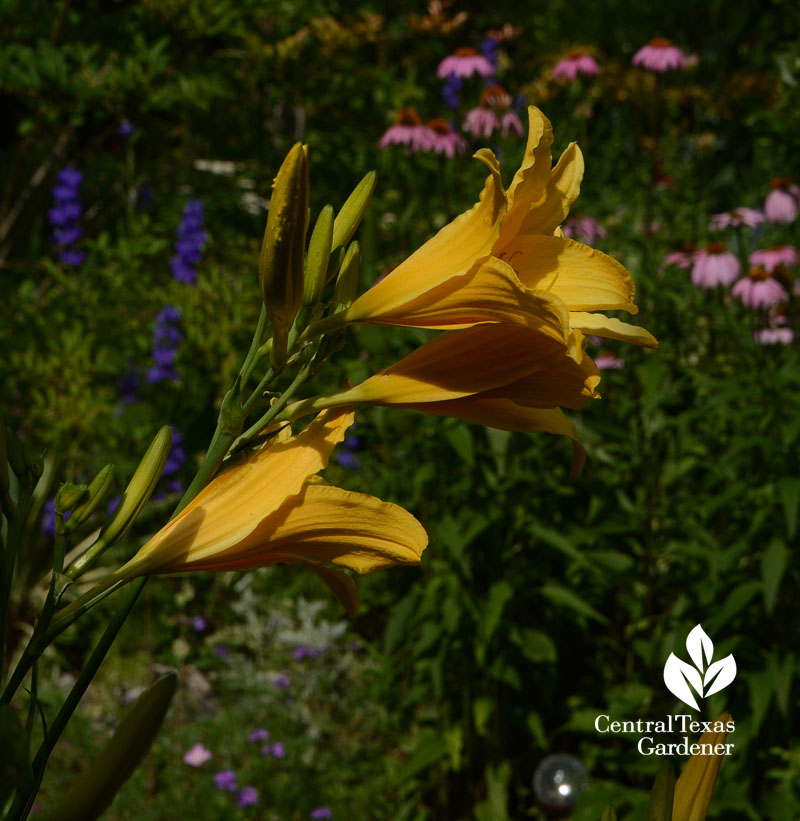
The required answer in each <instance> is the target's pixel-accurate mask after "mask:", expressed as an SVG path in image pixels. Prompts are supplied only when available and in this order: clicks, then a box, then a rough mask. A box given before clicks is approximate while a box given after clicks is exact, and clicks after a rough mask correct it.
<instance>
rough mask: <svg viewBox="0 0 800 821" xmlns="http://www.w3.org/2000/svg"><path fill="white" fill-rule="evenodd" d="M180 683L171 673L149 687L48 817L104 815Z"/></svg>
mask: <svg viewBox="0 0 800 821" xmlns="http://www.w3.org/2000/svg"><path fill="white" fill-rule="evenodd" d="M177 686H178V676H177V675H176V674H175V673H167V675H165V676H162V677H161V678H160V679H159V680H158V681H157V682H156V683H155V684H154V685H153V686H152V687H150V688H148V689H147V690H145V691H144V692H143V693H142V695H140V696H139V698H138V699H137V700H136V704H134V705H133V707H132V708H131V710H130V712H129V713H128V714H127V715H126V716H125V717H124V718H123V719H122V721H121V722H120V723H119V726H118V727H117V729H116V731H115V732H114V735H113V736H111V739H110V740H109V741H108V743H107V744H106V745H105V747H103V750H102V752H101V753H100V755H99V756H98V757H97V758H96V759H95V760H94V761H93V762H92V763H91V764H90V765H89V766H88V767H87V768H86V769H85V770H84V771H83V772H82V773H81V774H80V776H79V777H78V780H77V781H76V782H75V783H74V784H73V785H72V787H70V789H69V791H68V792H67V794H66V795H65V796H64V798H63V800H62V801H61V803H60V804H59V805H58V806H57V807H56V809H55V812H53V813H51V814H49V815H47V814H46V815H45V817H46V818H48V819H51V820H52V819H56V818H57V819H59V821H92V819H96V818H100V816H101V815H102V814H103V811H104V810H105V809H106V808H107V807H108V806H109V804H111V802H112V801H113V799H114V796H115V795H116V794H117V793H118V792H119V789H120V787H122V785H123V784H124V783H125V782H126V781H127V780H128V778H129V777H130V776H131V774H132V773H133V772H134V770H135V769H136V768H137V767H138V766H139V763H140V762H141V760H142V758H144V756H145V754H146V753H147V751H148V750H149V749H150V745H151V744H152V743H153V740H154V739H155V737H156V735H157V734H158V731H159V729H160V727H161V725H162V723H163V722H164V717H165V716H166V714H167V710H168V709H169V705H170V703H171V702H172V698H173V696H174V695H175V691H176V689H177Z"/></svg>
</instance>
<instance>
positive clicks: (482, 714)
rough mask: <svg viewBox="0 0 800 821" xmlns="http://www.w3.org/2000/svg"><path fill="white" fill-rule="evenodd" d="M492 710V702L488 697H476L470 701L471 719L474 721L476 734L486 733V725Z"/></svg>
mask: <svg viewBox="0 0 800 821" xmlns="http://www.w3.org/2000/svg"><path fill="white" fill-rule="evenodd" d="M492 712H494V702H493V701H492V700H491V699H490V698H484V697H481V698H476V699H475V701H473V702H472V720H473V721H474V722H475V730H476V732H477V733H478V735H486V725H487V724H488V723H489V719H490V718H491V715H492Z"/></svg>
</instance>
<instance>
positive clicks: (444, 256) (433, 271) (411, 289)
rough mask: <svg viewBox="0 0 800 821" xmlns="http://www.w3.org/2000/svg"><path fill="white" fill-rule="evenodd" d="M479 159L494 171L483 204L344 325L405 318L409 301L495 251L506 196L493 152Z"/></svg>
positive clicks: (385, 282) (403, 267)
mask: <svg viewBox="0 0 800 821" xmlns="http://www.w3.org/2000/svg"><path fill="white" fill-rule="evenodd" d="M475 157H476V158H477V159H479V160H480V161H481V162H483V163H484V164H485V165H487V167H488V168H489V170H490V172H491V173H490V175H489V176H488V177H487V179H486V184H485V186H484V188H483V191H482V192H481V195H480V200H479V201H478V203H477V204H476V205H474V206H473V207H472V208H471V209H470V210H469V211H467V212H465V213H463V214H461V215H460V216H458V217H456V218H455V219H454V220H453V221H452V222H451V223H450V224H449V225H446V226H445V227H444V228H442V229H441V230H440V231H439V232H438V233H437V234H436V235H435V236H434V237H432V238H431V239H429V240H428V241H427V242H426V243H425V244H424V245H423V246H422V247H421V248H420V249H419V250H417V251H415V252H414V253H413V254H412V255H411V256H410V257H409V258H408V259H407V260H405V262H402V263H401V264H400V265H398V266H397V268H395V269H394V270H393V271H392V272H391V273H390V274H389V275H388V276H386V277H385V278H384V279H382V280H381V281H380V282H378V283H376V284H375V285H373V286H372V287H371V288H370V289H369V290H368V291H366V292H365V293H364V294H362V295H361V296H360V297H359V298H358V299H357V300H356V301H355V302H354V303H353V304H352V305H351V306H350V308H349V309H348V310H347V313H346V315H345V317H344V321H345V322H374V321H377V320H376V318H377V317H387V316H395V317H396V316H398V315H402V313H403V306H404V305H406V304H407V303H408V302H411V301H413V300H415V299H416V298H418V297H420V296H422V295H424V294H425V293H426V292H428V291H430V290H431V289H432V288H435V287H436V286H437V285H441V284H442V283H445V282H447V281H448V280H450V279H451V278H453V277H461V276H463V275H464V274H466V273H467V272H468V271H470V270H471V269H472V268H473V266H474V264H475V262H476V260H478V259H481V258H483V257H486V256H488V255H489V254H490V253H491V250H492V246H493V245H494V244H495V242H496V241H497V238H498V236H499V235H500V227H501V225H502V222H503V217H504V216H505V210H506V201H505V193H504V192H503V184H502V180H501V179H500V167H499V165H498V163H497V159H496V158H495V156H494V154H492V152H491V151H489V150H487V149H481V150H480V151H478V152H477V153H476V154H475ZM386 324H396V323H395V322H391V323H388V322H387V323H386Z"/></svg>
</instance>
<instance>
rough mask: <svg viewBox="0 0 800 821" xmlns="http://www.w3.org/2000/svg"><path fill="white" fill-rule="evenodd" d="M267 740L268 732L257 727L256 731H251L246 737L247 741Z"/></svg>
mask: <svg viewBox="0 0 800 821" xmlns="http://www.w3.org/2000/svg"><path fill="white" fill-rule="evenodd" d="M268 738H269V732H268V731H267V730H265V729H264V728H263V727H259V728H258V729H257V730H253V732H252V733H250V735H249V736H248V737H247V740H248V741H253V742H255V741H266V740H267V739H268Z"/></svg>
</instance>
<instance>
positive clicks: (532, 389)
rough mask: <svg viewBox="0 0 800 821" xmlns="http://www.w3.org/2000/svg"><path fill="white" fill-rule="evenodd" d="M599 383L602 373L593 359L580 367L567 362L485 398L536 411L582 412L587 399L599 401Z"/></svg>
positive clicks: (569, 361) (510, 384)
mask: <svg viewBox="0 0 800 821" xmlns="http://www.w3.org/2000/svg"><path fill="white" fill-rule="evenodd" d="M599 382H600V370H599V369H598V367H597V365H595V363H594V362H593V361H592V359H591V358H590V357H588V356H586V357H584V358H583V360H582V362H581V364H580V365H579V364H578V363H577V362H575V361H574V360H572V359H568V358H565V359H563V360H562V361H561V362H559V363H558V364H557V365H555V366H553V367H550V368H547V369H545V370H541V371H538V372H536V373H532V374H529V375H528V376H524V377H522V378H521V379H517V380H515V381H514V382H510V383H509V384H507V385H504V386H503V387H502V388H495V389H494V390H491V391H487V392H485V393H484V394H482V396H483V397H485V398H487V399H490V398H494V397H498V398H506V399H511V400H512V401H514V402H516V403H517V404H520V405H526V406H528V407H532V408H552V407H555V406H561V407H565V408H571V409H572V410H579V409H580V408H582V407H583V406H584V404H585V403H586V400H587V399H590V398H592V399H597V398H599V395H598V394H597V393H596V392H595V390H594V389H595V388H596V387H597V385H598V383H599Z"/></svg>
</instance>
